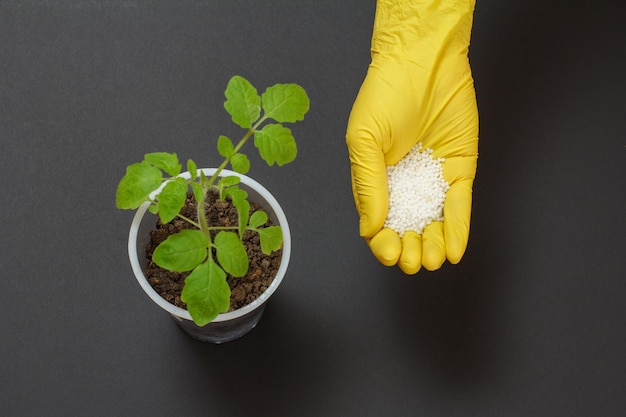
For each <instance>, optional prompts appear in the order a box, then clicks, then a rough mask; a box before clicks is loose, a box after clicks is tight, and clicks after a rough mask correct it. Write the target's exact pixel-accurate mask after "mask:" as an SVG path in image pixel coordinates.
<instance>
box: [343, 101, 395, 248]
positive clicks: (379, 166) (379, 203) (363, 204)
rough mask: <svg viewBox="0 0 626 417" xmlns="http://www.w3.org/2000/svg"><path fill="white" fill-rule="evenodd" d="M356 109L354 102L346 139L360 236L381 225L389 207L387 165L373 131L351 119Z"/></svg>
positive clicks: (356, 111) (366, 235) (373, 232)
mask: <svg viewBox="0 0 626 417" xmlns="http://www.w3.org/2000/svg"><path fill="white" fill-rule="evenodd" d="M357 109H358V107H357V105H355V109H354V110H353V113H352V115H351V116H350V121H349V122H348V131H347V133H346V142H347V145H348V153H349V155H350V168H351V176H352V192H353V194H354V202H355V204H356V208H357V212H358V213H359V219H360V220H359V232H360V234H361V236H363V237H365V238H371V237H372V236H374V235H375V234H376V233H378V232H379V231H380V229H382V227H383V224H384V223H385V218H386V217H387V211H388V209H389V194H388V191H387V168H386V165H385V156H384V154H383V151H382V149H381V148H380V145H379V144H378V142H377V141H376V140H375V139H374V135H373V132H371V131H368V129H367V128H365V127H362V125H359V124H358V123H357V122H356V121H354V120H355V119H354V118H353V117H354V114H357V113H358V110H357ZM398 239H399V238H398Z"/></svg>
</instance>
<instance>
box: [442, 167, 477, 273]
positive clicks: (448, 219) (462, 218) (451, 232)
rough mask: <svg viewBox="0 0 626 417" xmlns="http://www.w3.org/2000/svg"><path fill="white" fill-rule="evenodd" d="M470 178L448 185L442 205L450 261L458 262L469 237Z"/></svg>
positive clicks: (447, 252) (470, 209) (447, 254)
mask: <svg viewBox="0 0 626 417" xmlns="http://www.w3.org/2000/svg"><path fill="white" fill-rule="evenodd" d="M472 182H473V181H472V180H471V179H466V180H462V181H458V182H455V183H454V184H452V185H451V186H450V189H449V190H448V192H447V194H446V200H445V202H444V205H443V217H444V219H445V220H444V224H443V227H444V238H445V244H446V257H447V258H448V261H450V263H453V264H456V263H459V261H460V260H461V258H462V257H463V254H464V253H465V249H466V248H467V241H468V239H469V229H470V217H471V211H472Z"/></svg>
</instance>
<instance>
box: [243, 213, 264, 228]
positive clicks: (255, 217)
mask: <svg viewBox="0 0 626 417" xmlns="http://www.w3.org/2000/svg"><path fill="white" fill-rule="evenodd" d="M265 222H267V213H266V212H264V211H263V210H257V211H255V212H254V213H252V216H250V221H249V222H248V226H249V227H251V228H252V229H256V228H259V227H261V226H263V225H264V224H265Z"/></svg>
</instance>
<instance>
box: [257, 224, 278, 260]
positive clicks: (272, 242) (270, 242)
mask: <svg viewBox="0 0 626 417" xmlns="http://www.w3.org/2000/svg"><path fill="white" fill-rule="evenodd" d="M257 233H258V234H259V237H260V238H261V251H263V253H264V254H266V255H269V254H270V253H272V252H273V251H275V250H278V249H280V247H281V246H282V245H283V232H282V230H281V228H280V226H270V227H265V228H263V229H257Z"/></svg>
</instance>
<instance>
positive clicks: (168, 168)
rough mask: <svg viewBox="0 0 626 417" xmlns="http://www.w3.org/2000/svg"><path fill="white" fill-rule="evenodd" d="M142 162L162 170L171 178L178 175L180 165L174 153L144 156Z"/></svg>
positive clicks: (154, 153) (155, 153) (157, 153)
mask: <svg viewBox="0 0 626 417" xmlns="http://www.w3.org/2000/svg"><path fill="white" fill-rule="evenodd" d="M143 158H144V161H146V162H148V163H150V164H152V165H154V166H155V167H157V168H159V169H162V170H163V171H165V172H166V173H168V174H169V175H171V176H172V177H175V176H176V175H178V174H180V170H181V168H182V165H181V164H180V163H179V162H178V156H176V154H175V153H167V152H153V153H148V154H145V155H144V157H143Z"/></svg>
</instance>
